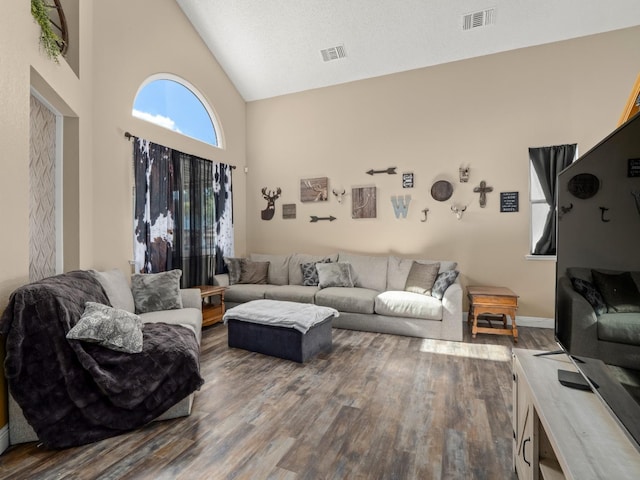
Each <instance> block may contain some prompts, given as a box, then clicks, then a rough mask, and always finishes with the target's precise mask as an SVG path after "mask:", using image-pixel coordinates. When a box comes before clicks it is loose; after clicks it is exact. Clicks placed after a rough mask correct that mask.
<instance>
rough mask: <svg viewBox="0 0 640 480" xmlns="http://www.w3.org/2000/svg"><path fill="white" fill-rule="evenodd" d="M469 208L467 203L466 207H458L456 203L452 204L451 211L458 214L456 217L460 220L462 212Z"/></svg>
mask: <svg viewBox="0 0 640 480" xmlns="http://www.w3.org/2000/svg"><path fill="white" fill-rule="evenodd" d="M466 209H467V205H465V206H464V207H462V208H461V207H458V206H456V205H451V211H452V212H453V213H455V214H456V218H457V219H458V220H460V219H461V218H462V214H463V213H464V211H465V210H466Z"/></svg>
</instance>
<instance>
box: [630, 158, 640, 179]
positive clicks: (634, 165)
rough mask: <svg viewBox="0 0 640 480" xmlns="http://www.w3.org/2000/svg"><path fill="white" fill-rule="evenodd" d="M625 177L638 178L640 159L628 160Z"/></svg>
mask: <svg viewBox="0 0 640 480" xmlns="http://www.w3.org/2000/svg"><path fill="white" fill-rule="evenodd" d="M627 177H640V158H630V159H629V164H628V169H627Z"/></svg>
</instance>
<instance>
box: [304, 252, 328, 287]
mask: <svg viewBox="0 0 640 480" xmlns="http://www.w3.org/2000/svg"><path fill="white" fill-rule="evenodd" d="M316 263H331V259H330V258H325V259H323V260H320V261H319V262H309V263H301V264H300V270H302V285H305V286H307V287H316V286H318V283H319V282H320V279H319V278H318V269H317V268H316Z"/></svg>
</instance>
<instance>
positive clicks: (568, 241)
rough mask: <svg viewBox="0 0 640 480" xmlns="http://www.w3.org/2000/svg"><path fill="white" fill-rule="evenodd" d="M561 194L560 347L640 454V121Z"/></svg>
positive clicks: (595, 151)
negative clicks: (624, 430)
mask: <svg viewBox="0 0 640 480" xmlns="http://www.w3.org/2000/svg"><path fill="white" fill-rule="evenodd" d="M556 188H557V202H558V203H557V205H558V217H557V218H558V221H557V251H556V255H557V263H556V308H555V336H556V340H557V342H558V343H559V344H560V346H561V347H562V349H563V350H565V351H566V352H567V353H568V354H569V355H570V356H571V358H572V359H573V361H574V364H575V365H576V367H577V368H578V370H579V371H580V373H581V374H582V375H583V376H584V378H586V379H587V380H588V381H589V384H590V386H591V387H592V390H593V391H594V392H595V393H596V394H597V395H598V396H599V397H600V398H601V399H602V400H603V401H604V402H605V404H606V405H607V406H608V407H609V410H610V411H611V412H612V413H613V415H615V417H616V418H617V419H618V421H619V422H620V424H621V425H622V426H623V427H624V428H625V429H626V431H627V433H628V434H629V436H630V438H631V439H632V440H633V441H634V443H635V445H636V448H638V449H640V298H639V297H638V296H637V291H638V290H640V115H636V116H635V117H633V118H632V119H630V120H629V121H628V122H627V123H625V124H623V125H622V126H620V127H619V128H618V129H616V130H615V131H614V132H613V133H611V134H610V135H609V136H607V137H606V138H605V139H604V140H602V141H601V142H600V143H599V144H597V145H596V146H595V147H593V148H592V149H591V150H589V151H588V152H587V153H585V154H584V155H582V156H581V157H580V158H579V159H578V160H576V161H575V162H574V163H572V164H571V165H570V166H569V167H567V168H566V169H565V170H563V171H562V172H561V173H560V175H559V176H558V179H557V184H556ZM594 272H595V273H594ZM630 280H631V281H632V283H631V284H630V283H629V281H630ZM634 287H635V291H634ZM576 289H578V290H581V292H582V293H578V292H577V291H576ZM594 289H595V292H594ZM603 302H604V305H602V303H603ZM607 302H609V303H608V304H607ZM592 305H594V306H595V309H594V308H593V307H592ZM595 310H597V311H598V314H596V313H595Z"/></svg>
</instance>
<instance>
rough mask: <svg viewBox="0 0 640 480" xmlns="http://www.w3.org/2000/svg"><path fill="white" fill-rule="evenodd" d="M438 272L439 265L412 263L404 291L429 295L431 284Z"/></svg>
mask: <svg viewBox="0 0 640 480" xmlns="http://www.w3.org/2000/svg"><path fill="white" fill-rule="evenodd" d="M438 270H440V264H439V263H418V262H413V263H412V264H411V270H409V276H408V277H407V281H406V283H405V285H404V290H405V291H406V292H413V293H422V294H423V295H431V287H433V282H435V281H436V277H437V276H438Z"/></svg>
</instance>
